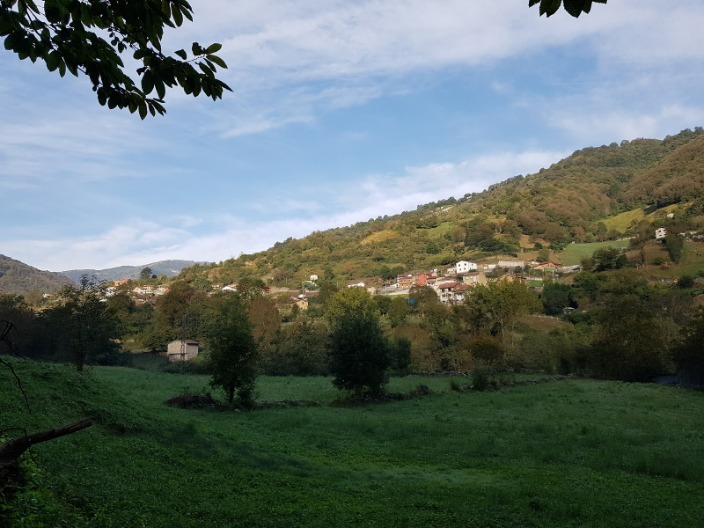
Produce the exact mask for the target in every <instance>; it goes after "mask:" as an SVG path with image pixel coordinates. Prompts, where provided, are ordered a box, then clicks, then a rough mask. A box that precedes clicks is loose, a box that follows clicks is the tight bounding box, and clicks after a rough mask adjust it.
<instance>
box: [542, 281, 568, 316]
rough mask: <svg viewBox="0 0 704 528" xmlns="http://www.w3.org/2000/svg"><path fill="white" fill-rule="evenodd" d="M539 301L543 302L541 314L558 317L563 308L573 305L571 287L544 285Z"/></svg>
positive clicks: (556, 284)
mask: <svg viewBox="0 0 704 528" xmlns="http://www.w3.org/2000/svg"><path fill="white" fill-rule="evenodd" d="M540 300H541V301H542V302H543V312H545V314H546V315H560V314H561V313H562V310H563V309H564V308H568V307H571V306H572V305H573V301H572V287H571V286H570V285H569V284H558V283H556V282H552V283H549V284H546V285H545V286H544V287H543V292H542V293H541V294H540Z"/></svg>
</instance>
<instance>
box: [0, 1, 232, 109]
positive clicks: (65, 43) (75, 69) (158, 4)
mask: <svg viewBox="0 0 704 528" xmlns="http://www.w3.org/2000/svg"><path fill="white" fill-rule="evenodd" d="M184 19H188V20H193V15H192V8H191V6H190V4H189V3H188V2H187V1H186V0H130V1H124V2H119V1H114V0H90V1H85V0H45V1H43V2H42V1H37V0H3V1H2V2H0V37H4V45H5V49H7V50H10V51H12V52H14V53H16V54H17V56H18V57H19V58H20V59H29V60H31V61H32V62H36V61H37V60H41V61H43V62H44V63H45V64H46V67H47V68H48V69H49V71H56V72H58V73H59V75H61V76H62V77H63V76H64V75H66V72H69V73H71V74H72V75H75V76H78V75H79V73H83V74H85V75H86V77H88V79H89V80H90V83H91V85H92V88H93V91H94V92H95V94H96V96H97V97H98V102H99V103H100V104H101V105H103V106H105V105H107V106H108V108H125V109H128V110H129V111H130V112H132V113H135V112H138V113H139V116H140V117H141V118H142V119H144V118H145V117H146V116H147V115H148V114H151V115H156V114H164V113H166V109H165V108H164V98H165V96H166V88H173V87H180V88H181V89H183V91H184V92H185V93H187V94H192V95H193V96H198V95H200V94H201V93H203V94H205V95H206V96H208V97H211V98H213V100H216V99H220V98H222V95H223V92H224V91H225V90H230V87H229V86H227V84H225V83H224V82H222V81H221V80H219V79H218V78H216V76H215V74H216V73H217V68H218V67H220V68H227V65H226V64H225V62H224V61H223V60H222V59H221V58H220V57H218V56H217V55H216V53H217V52H218V51H219V50H220V48H221V45H220V44H217V43H216V44H210V45H209V46H201V45H200V44H198V43H197V42H194V43H193V45H192V46H191V49H190V54H189V52H188V51H186V50H184V49H180V50H176V51H174V53H173V55H168V54H167V53H165V52H164V50H163V49H162V38H163V36H164V29H165V28H166V27H171V28H175V27H179V26H181V25H182V24H183V22H184ZM128 54H129V55H130V57H129V59H130V62H132V61H136V63H137V64H138V65H139V66H138V67H137V68H136V70H135V71H134V72H128V71H127V67H126V65H125V61H124V60H123V59H124V58H126V56H127V55H128ZM130 62H128V64H129V63H130ZM153 93H155V94H156V95H155V96H153V95H151V94H153Z"/></svg>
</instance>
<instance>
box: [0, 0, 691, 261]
mask: <svg viewBox="0 0 704 528" xmlns="http://www.w3.org/2000/svg"><path fill="white" fill-rule="evenodd" d="M192 4H193V7H194V16H195V22H194V23H191V24H187V25H185V26H183V27H182V28H180V29H178V30H174V31H171V32H169V33H168V34H167V35H166V37H165V47H166V48H170V49H172V50H176V49H179V48H181V47H190V43H191V42H192V41H194V40H197V41H199V42H200V43H201V44H209V43H211V42H220V43H222V44H223V49H222V51H221V52H220V53H219V55H221V56H222V57H223V58H224V59H225V60H226V61H227V63H228V65H229V69H228V70H226V71H224V72H223V73H222V76H221V78H222V79H223V80H224V81H225V82H227V83H228V84H229V85H230V86H231V87H232V88H233V89H234V93H232V94H226V95H225V98H224V100H223V101H218V102H213V101H212V100H209V99H205V98H203V97H201V98H198V99H194V98H192V97H190V96H186V95H184V94H181V93H178V92H175V91H171V92H168V93H167V105H166V106H167V111H168V114H167V115H166V116H165V117H161V118H152V119H148V120H147V121H141V120H140V119H139V118H138V117H135V116H133V115H131V114H129V113H127V112H125V111H118V110H108V109H107V108H104V107H101V106H99V105H98V103H97V100H96V99H95V98H94V96H93V93H92V91H91V90H90V85H89V83H88V81H87V79H85V78H77V79H76V78H68V77H66V78H63V79H61V78H60V77H59V76H58V75H56V74H55V73H49V72H48V71H47V70H46V68H45V67H44V66H42V65H41V64H39V63H38V64H34V65H33V64H31V63H30V62H28V61H18V60H17V59H16V57H15V56H14V55H13V54H11V53H9V52H6V51H4V50H0V71H1V72H2V75H1V76H0V111H1V112H2V119H0V196H2V207H1V208H0V222H1V224H2V226H3V229H1V230H0V253H1V254H4V255H7V256H9V257H12V258H15V259H18V260H21V261H23V262H25V263H27V264H30V265H32V266H35V267H38V268H40V269H47V270H50V271H63V270H68V269H74V268H98V269H100V268H107V267H113V266H119V265H143V264H147V263H150V262H154V261H158V260H164V259H172V258H174V259H191V260H205V261H221V260H224V259H227V258H230V257H237V256H238V255H239V254H241V253H251V252H254V251H258V250H263V249H266V248H268V247H270V246H271V245H273V244H274V243H275V242H277V241H281V240H284V239H286V238H288V237H302V236H305V235H307V234H309V233H310V232H312V231H315V230H323V229H327V228H331V227H339V226H344V225H349V224H352V223H355V222H358V221H363V220H368V219H369V218H375V217H377V216H380V215H385V214H389V215H391V214H395V213H398V212H401V211H404V210H409V209H414V208H415V206H416V205H418V204H422V203H427V202H430V201H435V200H439V199H444V198H448V197H450V196H455V197H460V196H463V195H464V194H466V193H468V192H475V191H481V190H483V189H485V188H486V187H487V186H488V185H491V184H492V183H495V182H498V181H502V180H505V179H507V178H510V177H512V176H515V175H517V174H528V173H532V172H535V171H537V170H538V169H540V168H541V167H546V166H549V165H550V164H552V163H554V162H556V161H558V160H559V159H561V158H563V157H565V156H567V155H569V154H570V153H571V152H573V151H574V150H576V149H579V148H582V147H585V146H599V145H602V144H609V143H611V142H614V141H616V142H619V141H621V140H623V139H634V138H638V137H656V138H661V137H664V136H665V135H667V134H675V133H677V132H679V131H680V130H681V129H683V128H693V127H695V126H702V125H703V124H704V99H702V97H701V90H702V86H704V67H703V66H704V32H702V31H701V28H702V27H704V4H702V2H700V1H697V0H670V1H668V2H662V1H661V0H618V1H617V0H611V1H610V2H609V3H608V4H607V5H605V6H604V5H599V4H597V5H595V6H594V8H593V10H592V13H591V14H589V15H586V16H584V15H583V16H582V17H581V18H579V19H573V18H571V17H569V15H567V14H565V13H562V12H561V13H559V14H557V15H555V16H553V17H551V18H549V19H546V18H545V17H539V16H538V11H537V9H536V8H533V9H528V7H527V1H526V0H502V1H501V2H477V1H472V2H469V1H467V0H446V1H444V2H441V3H439V4H438V3H435V4H434V5H432V6H431V5H430V3H429V2H425V1H421V0H384V2H379V1H378V0H376V1H367V0H359V1H355V2H343V1H336V0H328V1H322V0H320V1H318V0H296V1H281V0H279V1H276V2H274V1H270V0H257V1H256V2H254V1H244V2H231V1H229V0H205V1H203V2H192Z"/></svg>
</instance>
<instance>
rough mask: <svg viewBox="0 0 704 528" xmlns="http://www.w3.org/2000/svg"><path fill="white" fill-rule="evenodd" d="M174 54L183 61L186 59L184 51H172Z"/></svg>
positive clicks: (186, 55)
mask: <svg viewBox="0 0 704 528" xmlns="http://www.w3.org/2000/svg"><path fill="white" fill-rule="evenodd" d="M174 54H176V55H178V56H179V57H181V58H182V59H183V60H186V59H188V54H187V53H186V51H185V50H182V49H180V50H177V51H174Z"/></svg>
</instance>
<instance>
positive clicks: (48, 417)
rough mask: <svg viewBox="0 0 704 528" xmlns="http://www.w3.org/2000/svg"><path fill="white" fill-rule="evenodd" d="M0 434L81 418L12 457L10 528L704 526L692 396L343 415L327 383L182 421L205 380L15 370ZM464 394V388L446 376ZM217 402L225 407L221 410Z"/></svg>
mask: <svg viewBox="0 0 704 528" xmlns="http://www.w3.org/2000/svg"><path fill="white" fill-rule="evenodd" d="M12 364H13V365H14V367H15V369H16V371H17V374H18V375H19V377H20V378H21V379H22V381H23V385H24V388H25V391H26V394H27V399H28V401H29V406H30V408H31V413H30V412H28V410H27V408H26V405H25V404H24V402H23V398H22V396H21V394H20V392H19V391H18V390H17V387H16V385H15V384H14V382H13V380H12V378H11V376H10V375H9V373H8V372H7V371H6V370H3V371H2V372H3V374H2V378H1V379H0V424H1V425H0V429H2V430H3V434H4V436H5V438H11V437H15V436H18V435H19V434H21V431H19V430H18V429H12V428H26V429H27V430H28V431H30V432H33V431H38V430H42V429H48V428H52V427H55V426H58V425H61V424H63V423H68V422H72V421H75V420H78V419H80V418H83V417H86V416H87V417H90V418H92V420H93V422H94V425H93V426H92V427H90V428H89V429H85V430H83V431H80V432H78V433H75V434H72V435H69V436H66V437H63V438H59V439H56V440H53V441H50V442H46V443H42V444H39V445H37V446H35V447H34V448H33V449H32V451H31V453H30V454H29V455H25V456H24V457H23V467H24V469H25V471H26V473H27V474H28V475H29V483H28V485H27V486H26V487H25V488H24V490H23V491H21V492H20V493H19V494H17V495H16V496H15V497H14V499H13V501H12V502H11V503H10V507H9V509H8V505H7V504H5V505H4V506H3V508H4V509H3V510H0V513H3V512H4V513H5V516H6V519H5V521H6V522H7V521H8V520H9V518H10V517H13V518H14V523H15V525H16V526H47V527H55V526H66V527H81V526H97V527H103V526H106V527H120V528H124V527H133V526H134V527H137V526H145V527H172V528H173V527H191V526H192V527H196V526H223V527H228V526H233V527H234V526H242V527H295V526H301V527H302V526H306V527H308V526H312V527H330V526H384V527H390V526H399V527H400V526H404V527H414V526H423V527H444V526H462V527H475V526H476V527H494V526H495V527H499V526H500V527H506V526H509V527H511V526H515V527H526V526H529V527H530V526H554V527H566V526H567V527H568V526H594V527H598V526H609V527H619V526H620V527H633V526H639V527H648V526H652V527H655V526H657V527H667V526H672V527H686V526H697V525H701V522H702V519H704V501H702V500H701V499H702V497H704V413H702V412H701V410H702V407H703V405H704V393H702V392H696V391H691V390H686V389H681V388H674V387H666V386H657V385H646V384H627V383H618V382H599V381H593V380H583V379H565V380H559V381H546V382H542V383H533V384H523V385H516V386H513V387H508V388H504V389H501V390H498V391H494V392H456V391H453V390H451V389H450V384H451V380H452V378H448V377H406V378H398V379H393V380H392V382H391V387H390V389H391V390H392V391H396V392H408V391H411V390H413V389H414V388H415V387H417V386H418V385H420V384H424V385H426V386H428V387H429V388H430V389H431V390H432V391H433V393H432V394H430V395H426V396H422V397H417V398H412V399H406V400H403V401H395V402H389V403H377V404H369V405H359V406H352V407H341V406H336V405H333V403H334V402H335V400H336V399H337V398H339V396H340V394H339V393H338V391H336V390H334V389H333V388H332V385H331V383H330V379H329V378H286V377H282V378H270V377H265V378H260V379H259V382H258V392H259V394H258V399H259V400H260V401H267V402H281V401H284V400H286V401H289V402H302V401H304V402H305V403H306V405H299V406H293V405H291V404H289V405H288V406H283V405H281V406H274V405H272V406H271V407H270V408H266V409H260V410H255V411H249V412H234V411H223V410H216V409H203V410H184V409H178V408H173V407H169V406H166V405H165V404H164V401H165V400H166V399H168V398H170V397H172V396H176V395H178V394H181V393H183V392H184V391H188V392H199V391H202V390H207V388H208V387H207V381H208V380H207V378H206V377H200V376H187V375H177V374H165V373H158V372H152V371H142V370H136V369H126V368H108V367H100V368H98V367H96V368H91V369H90V370H89V371H88V372H84V373H83V374H79V373H76V372H74V371H72V370H70V369H69V368H68V367H63V366H59V365H47V364H38V363H32V362H29V361H22V360H12ZM455 382H456V384H465V383H467V380H466V379H464V378H455ZM213 395H214V396H215V397H217V398H219V399H221V395H220V394H218V393H217V392H214V393H213ZM0 525H2V522H0ZM3 526H4V525H3Z"/></svg>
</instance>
